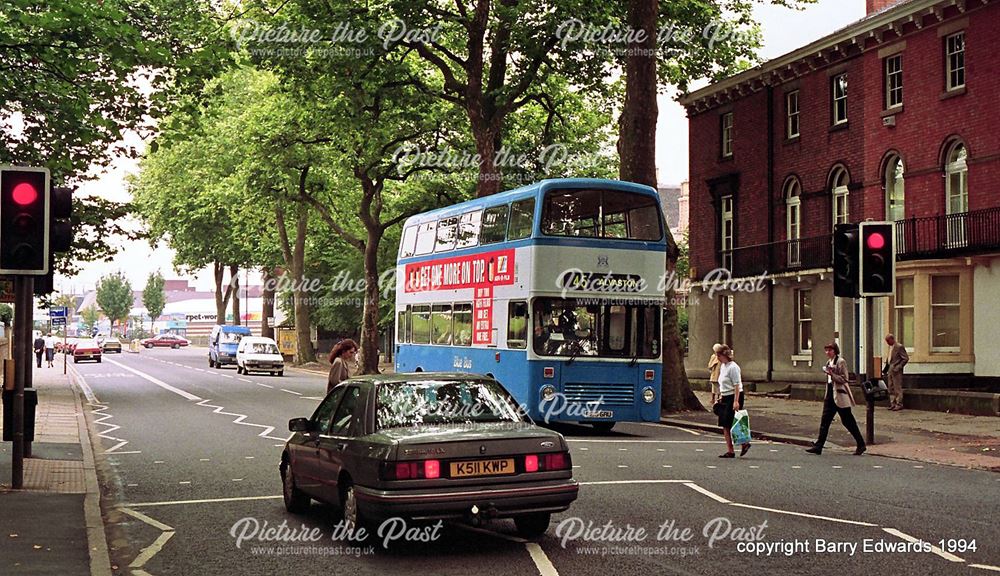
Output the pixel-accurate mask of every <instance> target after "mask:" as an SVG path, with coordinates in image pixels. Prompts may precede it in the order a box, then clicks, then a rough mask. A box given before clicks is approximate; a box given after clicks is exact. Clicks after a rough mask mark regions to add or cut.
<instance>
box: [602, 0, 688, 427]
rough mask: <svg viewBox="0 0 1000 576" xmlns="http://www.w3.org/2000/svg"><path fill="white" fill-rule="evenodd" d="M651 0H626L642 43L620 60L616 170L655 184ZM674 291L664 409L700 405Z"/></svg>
mask: <svg viewBox="0 0 1000 576" xmlns="http://www.w3.org/2000/svg"><path fill="white" fill-rule="evenodd" d="M657 4H658V3H657V0H631V1H630V2H629V5H628V24H629V26H630V27H631V29H633V30H640V29H641V30H643V31H645V38H644V40H645V41H644V42H643V43H641V44H638V43H636V44H633V45H631V46H630V47H631V48H641V49H640V50H634V49H633V50H630V52H629V56H628V58H627V60H626V63H625V107H624V109H623V110H622V115H621V120H620V126H619V136H618V154H619V156H620V159H621V167H620V172H619V175H620V177H621V179H622V180H628V181H631V182H638V183H640V184H646V185H648V186H652V187H654V188H655V187H656V119H657V114H658V112H657V107H656V85H657V78H656V56H655V54H656V20H657V14H658V11H659V8H658V5H657ZM663 228H664V230H665V233H666V236H667V259H666V267H665V272H666V273H669V272H670V271H672V270H673V269H674V268H675V266H676V265H677V258H678V256H679V254H680V253H679V251H678V249H677V243H676V242H674V239H673V237H672V236H671V235H670V232H669V230H667V223H666V220H664V222H663ZM674 297H675V295H674V291H673V289H672V288H668V290H667V292H666V294H664V304H663V308H664V309H663V312H664V314H663V381H662V382H661V385H660V389H661V401H660V405H661V407H662V408H663V409H664V410H666V411H670V412H674V411H679V410H704V407H703V406H702V405H701V402H699V401H698V398H697V397H696V396H695V395H694V393H693V392H692V391H691V385H690V383H689V382H688V379H687V372H686V371H685V369H684V351H683V349H682V347H681V338H680V328H679V326H678V324H677V303H676V301H675V300H674Z"/></svg>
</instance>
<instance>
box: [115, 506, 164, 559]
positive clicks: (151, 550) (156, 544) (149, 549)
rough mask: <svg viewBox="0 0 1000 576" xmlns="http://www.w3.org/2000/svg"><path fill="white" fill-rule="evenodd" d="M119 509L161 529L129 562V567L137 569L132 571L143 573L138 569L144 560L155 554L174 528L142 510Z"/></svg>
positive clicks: (161, 547)
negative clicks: (151, 541) (154, 538)
mask: <svg viewBox="0 0 1000 576" xmlns="http://www.w3.org/2000/svg"><path fill="white" fill-rule="evenodd" d="M119 509H120V510H121V511H122V512H124V513H126V514H128V515H129V516H132V517H133V518H136V519H138V520H141V521H143V522H145V523H146V524H149V525H150V526H152V527H154V528H157V529H159V530H162V532H161V533H160V535H159V536H157V538H156V540H154V541H153V543H152V544H150V545H149V546H146V547H145V548H143V549H142V550H141V551H139V555H138V556H136V557H135V560H133V561H132V563H131V564H129V568H136V569H137V570H135V571H134V573H144V572H143V571H142V570H138V569H139V568H142V567H143V566H145V565H146V562H149V560H150V559H151V558H152V557H153V556H156V554H157V553H158V552H159V551H160V550H162V549H163V546H164V545H165V544H166V543H167V541H168V540H170V538H171V537H172V536H173V535H174V529H173V528H171V527H170V526H167V525H166V524H164V523H163V522H160V521H159V520H154V519H152V518H150V517H149V516H146V515H145V514H143V513H142V512H136V511H135V510H130V509H128V508H119Z"/></svg>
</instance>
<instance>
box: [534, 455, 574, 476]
mask: <svg viewBox="0 0 1000 576" xmlns="http://www.w3.org/2000/svg"><path fill="white" fill-rule="evenodd" d="M572 467H573V462H572V460H571V459H570V457H569V453H568V452H553V453H550V454H541V455H537V454H529V455H527V456H525V457H524V471H525V472H550V471H553V470H569V469H571V468H572Z"/></svg>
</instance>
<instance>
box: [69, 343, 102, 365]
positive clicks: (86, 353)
mask: <svg viewBox="0 0 1000 576" xmlns="http://www.w3.org/2000/svg"><path fill="white" fill-rule="evenodd" d="M82 360H94V361H96V362H100V361H101V345H100V344H98V343H97V341H96V340H93V339H82V340H80V341H79V342H77V343H76V346H75V347H73V363H74V364H78V363H79V362H80V361H82Z"/></svg>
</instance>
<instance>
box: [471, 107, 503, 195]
mask: <svg viewBox="0 0 1000 576" xmlns="http://www.w3.org/2000/svg"><path fill="white" fill-rule="evenodd" d="M472 126H473V132H474V133H475V138H476V153H477V154H479V182H478V183H477V185H476V196H478V197H479V198H482V197H484V196H489V195H491V194H496V193H497V192H499V191H500V187H501V184H502V182H501V176H502V175H501V172H500V167H499V166H497V142H496V140H497V139H496V134H495V133H493V132H492V131H491V130H489V129H488V128H486V127H483V126H477V123H476V122H473V124H472Z"/></svg>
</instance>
